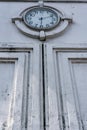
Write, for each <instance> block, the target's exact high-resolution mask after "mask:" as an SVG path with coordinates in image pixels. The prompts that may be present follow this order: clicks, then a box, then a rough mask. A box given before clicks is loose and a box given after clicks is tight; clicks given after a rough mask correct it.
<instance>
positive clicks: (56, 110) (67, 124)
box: [44, 44, 87, 130]
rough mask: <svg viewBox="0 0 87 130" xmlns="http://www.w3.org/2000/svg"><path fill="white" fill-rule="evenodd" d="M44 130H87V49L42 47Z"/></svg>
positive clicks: (58, 45) (57, 45) (56, 45)
mask: <svg viewBox="0 0 87 130" xmlns="http://www.w3.org/2000/svg"><path fill="white" fill-rule="evenodd" d="M44 49H45V53H46V56H45V57H46V59H47V60H46V59H44V60H45V77H46V79H45V84H46V86H45V93H46V98H45V101H46V104H45V108H46V126H47V130H48V129H49V130H53V129H55V130H87V101H86V99H87V45H86V44H50V45H49V44H48V45H45V48H44Z"/></svg>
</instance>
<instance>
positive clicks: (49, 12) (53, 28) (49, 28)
mask: <svg viewBox="0 0 87 130" xmlns="http://www.w3.org/2000/svg"><path fill="white" fill-rule="evenodd" d="M12 22H13V23H15V25H16V27H17V28H18V29H19V30H20V31H21V32H22V33H24V34H25V35H27V36H29V37H32V38H37V39H40V40H42V41H43V40H46V39H47V38H52V37H55V36H57V35H58V34H60V33H61V32H63V31H64V30H65V29H66V28H67V27H68V25H69V23H71V22H72V18H70V17H68V16H66V15H65V13H64V12H63V11H60V10H58V9H56V8H53V7H51V6H46V5H44V3H43V1H39V4H38V5H37V6H33V7H29V8H26V9H25V10H23V11H22V12H21V13H20V15H19V16H18V17H15V18H12Z"/></svg>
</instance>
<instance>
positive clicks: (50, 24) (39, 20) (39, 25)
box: [23, 7, 60, 30]
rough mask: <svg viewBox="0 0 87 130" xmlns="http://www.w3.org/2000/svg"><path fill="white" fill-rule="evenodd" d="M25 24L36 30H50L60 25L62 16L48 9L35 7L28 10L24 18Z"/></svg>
mask: <svg viewBox="0 0 87 130" xmlns="http://www.w3.org/2000/svg"><path fill="white" fill-rule="evenodd" d="M23 19H24V23H25V24H26V25H27V26H28V27H30V28H32V29H36V30H49V29H52V28H54V27H56V26H57V25H58V23H59V22H60V16H59V15H58V13H57V12H56V11H54V10H52V9H51V8H48V7H34V8H31V9H29V10H27V11H26V12H25V14H24V16H23Z"/></svg>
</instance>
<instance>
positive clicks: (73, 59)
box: [0, 2, 87, 130]
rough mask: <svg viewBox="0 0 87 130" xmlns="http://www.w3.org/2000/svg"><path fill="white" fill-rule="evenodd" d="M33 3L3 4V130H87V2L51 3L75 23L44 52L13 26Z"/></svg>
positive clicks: (0, 126)
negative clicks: (16, 19)
mask: <svg viewBox="0 0 87 130" xmlns="http://www.w3.org/2000/svg"><path fill="white" fill-rule="evenodd" d="M33 5H37V3H36V2H35V3H33V2H9V3H8V2H0V106H1V107H0V130H4V129H8V130H35V129H37V130H44V129H45V128H46V130H64V129H66V130H87V114H86V113H87V103H86V99H87V87H86V86H87V36H86V35H87V17H86V15H87V4H86V3H54V2H53V3H51V2H50V3H47V2H46V5H48V6H52V7H55V8H57V9H60V10H63V11H64V12H65V13H66V14H67V15H69V16H71V17H72V18H73V23H72V24H70V26H69V27H68V28H67V29H66V30H65V31H64V32H63V33H61V34H60V35H59V36H56V37H54V38H51V39H47V40H46V41H44V42H43V43H44V48H43V49H44V50H43V51H42V46H41V44H42V42H40V41H39V40H38V39H32V38H30V37H27V36H25V35H24V34H22V33H21V32H20V31H19V30H18V29H17V28H16V26H15V24H13V23H12V22H11V18H12V17H15V16H18V14H20V12H21V11H22V10H24V9H25V8H27V7H31V6H33ZM42 52H44V54H43V58H44V66H43V65H42V61H43V59H42ZM43 73H44V74H43ZM43 82H44V83H43ZM43 88H45V89H44V92H43ZM43 93H44V96H45V99H44V103H43V98H44V97H43ZM43 107H44V108H43Z"/></svg>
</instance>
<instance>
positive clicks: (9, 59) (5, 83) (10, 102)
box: [0, 53, 24, 129]
mask: <svg viewBox="0 0 87 130" xmlns="http://www.w3.org/2000/svg"><path fill="white" fill-rule="evenodd" d="M23 73H24V54H21V55H20V54H17V53H11V54H10V53H0V106H2V107H0V127H1V129H4V128H5V127H6V128H9V129H10V128H11V127H13V128H14V129H15V128H17V129H20V125H21V113H22V94H23V93H22V91H23Z"/></svg>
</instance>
